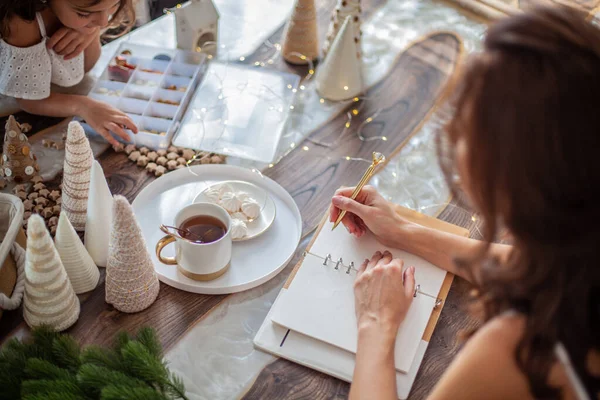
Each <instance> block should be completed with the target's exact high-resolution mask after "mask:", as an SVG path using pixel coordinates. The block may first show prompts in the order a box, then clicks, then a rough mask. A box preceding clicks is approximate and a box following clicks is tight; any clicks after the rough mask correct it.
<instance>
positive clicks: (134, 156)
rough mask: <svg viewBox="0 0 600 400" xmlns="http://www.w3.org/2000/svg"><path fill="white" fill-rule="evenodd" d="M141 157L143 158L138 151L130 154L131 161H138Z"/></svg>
mask: <svg viewBox="0 0 600 400" xmlns="http://www.w3.org/2000/svg"><path fill="white" fill-rule="evenodd" d="M140 156H141V154H140V152H139V151H137V150H136V151H134V152H131V153H130V154H129V159H130V160H131V161H137V159H138V158H139V157H140Z"/></svg>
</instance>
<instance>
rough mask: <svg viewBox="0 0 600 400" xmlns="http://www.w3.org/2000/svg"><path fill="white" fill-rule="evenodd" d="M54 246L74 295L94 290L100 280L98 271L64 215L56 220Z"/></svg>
mask: <svg viewBox="0 0 600 400" xmlns="http://www.w3.org/2000/svg"><path fill="white" fill-rule="evenodd" d="M54 245H55V246H56V250H57V251H58V254H59V256H60V259H61V261H62V263H63V265H64V266H65V270H66V271H67V275H68V276H69V280H70V281H71V285H72V286H73V290H75V293H77V294H80V293H85V292H89V291H90V290H94V289H95V288H96V285H98V280H99V279H100V271H99V270H98V267H97V266H96V264H94V260H92V257H90V255H89V254H88V252H87V250H86V249H85V247H84V246H83V243H81V239H79V236H78V235H77V232H75V229H74V228H73V226H72V225H71V222H69V218H67V216H66V215H65V214H64V213H61V214H60V217H59V218H58V226H57V228H56V236H55V237H54Z"/></svg>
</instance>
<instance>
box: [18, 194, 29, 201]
mask: <svg viewBox="0 0 600 400" xmlns="http://www.w3.org/2000/svg"><path fill="white" fill-rule="evenodd" d="M17 197H18V198H20V199H21V200H25V199H27V192H17Z"/></svg>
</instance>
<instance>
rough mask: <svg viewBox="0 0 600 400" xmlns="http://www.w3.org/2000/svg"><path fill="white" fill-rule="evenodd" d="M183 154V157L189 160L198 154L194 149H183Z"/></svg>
mask: <svg viewBox="0 0 600 400" xmlns="http://www.w3.org/2000/svg"><path fill="white" fill-rule="evenodd" d="M181 155H182V156H183V158H185V159H186V160H188V161H189V160H191V159H192V158H194V156H195V155H196V153H195V152H194V150H190V149H183V151H182V152H181Z"/></svg>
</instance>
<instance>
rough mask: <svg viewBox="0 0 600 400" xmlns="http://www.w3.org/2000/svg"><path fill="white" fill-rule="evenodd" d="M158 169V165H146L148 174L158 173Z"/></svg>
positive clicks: (151, 163) (150, 163)
mask: <svg viewBox="0 0 600 400" xmlns="http://www.w3.org/2000/svg"><path fill="white" fill-rule="evenodd" d="M156 167H158V165H156V163H153V162H149V163H148V165H146V170H147V171H148V172H151V173H154V171H156Z"/></svg>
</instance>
